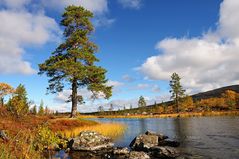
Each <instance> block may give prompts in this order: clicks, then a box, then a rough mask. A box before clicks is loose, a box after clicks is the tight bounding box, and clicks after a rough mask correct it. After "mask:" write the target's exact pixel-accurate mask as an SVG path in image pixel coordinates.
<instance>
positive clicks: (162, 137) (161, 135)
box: [145, 130, 168, 140]
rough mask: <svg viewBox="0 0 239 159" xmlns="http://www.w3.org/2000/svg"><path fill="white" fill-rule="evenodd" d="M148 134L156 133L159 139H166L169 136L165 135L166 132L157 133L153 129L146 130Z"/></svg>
mask: <svg viewBox="0 0 239 159" xmlns="http://www.w3.org/2000/svg"><path fill="white" fill-rule="evenodd" d="M145 134H146V135H155V136H158V139H159V140H164V139H168V136H166V135H164V134H161V133H156V132H153V131H150V130H148V131H146V133H145Z"/></svg>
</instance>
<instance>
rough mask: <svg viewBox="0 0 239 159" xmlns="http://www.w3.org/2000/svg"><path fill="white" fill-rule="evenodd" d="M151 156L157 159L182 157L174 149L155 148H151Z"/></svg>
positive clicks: (167, 147)
mask: <svg viewBox="0 0 239 159" xmlns="http://www.w3.org/2000/svg"><path fill="white" fill-rule="evenodd" d="M150 155H151V156H153V157H155V158H176V157H178V156H180V153H179V151H178V150H177V149H175V148H173V147H169V146H154V147H151V148H150Z"/></svg>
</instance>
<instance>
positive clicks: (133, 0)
mask: <svg viewBox="0 0 239 159" xmlns="http://www.w3.org/2000/svg"><path fill="white" fill-rule="evenodd" d="M118 2H119V3H120V4H121V5H122V6H123V7H124V8H133V9H139V8H140V7H141V6H142V0H118Z"/></svg>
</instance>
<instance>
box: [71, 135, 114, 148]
mask: <svg viewBox="0 0 239 159" xmlns="http://www.w3.org/2000/svg"><path fill="white" fill-rule="evenodd" d="M113 146H114V144H113V143H112V142H111V139H110V138H108V137H105V136H103V135H101V134H99V133H97V132H94V131H83V132H81V133H80V135H79V136H78V137H76V138H73V139H71V141H70V142H69V147H70V148H71V149H72V150H79V151H98V150H106V149H111V148H113Z"/></svg>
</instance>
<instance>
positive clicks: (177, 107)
mask: <svg viewBox="0 0 239 159" xmlns="http://www.w3.org/2000/svg"><path fill="white" fill-rule="evenodd" d="M178 105H179V104H178V95H177V94H176V109H177V113H178V112H179V106H178Z"/></svg>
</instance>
